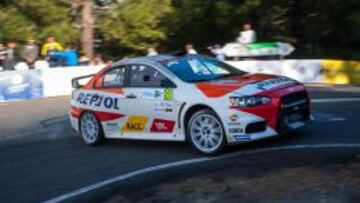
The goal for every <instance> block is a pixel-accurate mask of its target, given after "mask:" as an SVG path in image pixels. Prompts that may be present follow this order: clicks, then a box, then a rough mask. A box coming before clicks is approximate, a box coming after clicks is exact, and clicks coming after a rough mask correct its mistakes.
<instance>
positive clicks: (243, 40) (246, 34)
mask: <svg viewBox="0 0 360 203" xmlns="http://www.w3.org/2000/svg"><path fill="white" fill-rule="evenodd" d="M238 42H239V43H240V44H249V43H254V42H256V33H255V31H254V30H253V29H252V26H251V24H250V23H245V24H244V25H243V31H241V32H240V35H239V37H238Z"/></svg>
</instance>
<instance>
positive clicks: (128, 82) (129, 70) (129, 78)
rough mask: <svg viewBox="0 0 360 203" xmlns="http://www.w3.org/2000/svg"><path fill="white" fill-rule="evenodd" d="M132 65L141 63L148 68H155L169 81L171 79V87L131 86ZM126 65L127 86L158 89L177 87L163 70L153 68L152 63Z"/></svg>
mask: <svg viewBox="0 0 360 203" xmlns="http://www.w3.org/2000/svg"><path fill="white" fill-rule="evenodd" d="M132 65H143V66H148V67H150V68H154V69H155V70H157V71H158V72H160V73H161V74H162V75H163V76H164V77H166V78H167V79H168V80H169V81H171V83H172V84H173V85H174V86H173V87H155V86H132V85H131V66H132ZM127 67H128V71H127V72H128V75H127V77H128V78H127V80H126V81H127V83H126V84H127V86H126V87H128V88H160V89H167V88H171V89H175V88H177V85H176V84H175V83H174V82H173V81H172V80H171V79H170V78H169V77H168V76H167V75H166V74H164V73H163V72H161V71H160V70H159V69H157V68H155V67H154V66H152V65H149V64H145V63H131V64H127Z"/></svg>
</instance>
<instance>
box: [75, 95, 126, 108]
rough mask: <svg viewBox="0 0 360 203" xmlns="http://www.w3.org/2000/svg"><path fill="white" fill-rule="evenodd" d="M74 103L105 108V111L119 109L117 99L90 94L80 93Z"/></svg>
mask: <svg viewBox="0 0 360 203" xmlns="http://www.w3.org/2000/svg"><path fill="white" fill-rule="evenodd" d="M76 102H78V103H79V104H83V105H87V106H96V107H105V108H107V109H120V108H119V99H118V98H116V97H111V96H104V95H98V94H92V93H80V94H79V95H78V96H77V98H76Z"/></svg>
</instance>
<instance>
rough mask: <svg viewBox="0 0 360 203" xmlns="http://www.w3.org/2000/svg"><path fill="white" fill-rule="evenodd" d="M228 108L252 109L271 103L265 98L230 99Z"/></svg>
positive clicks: (268, 98)
mask: <svg viewBox="0 0 360 203" xmlns="http://www.w3.org/2000/svg"><path fill="white" fill-rule="evenodd" d="M229 99H230V107H240V108H242V107H253V106H258V105H263V104H269V103H270V102H271V98H270V97H265V96H242V97H230V98H229Z"/></svg>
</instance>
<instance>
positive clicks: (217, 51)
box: [207, 44, 225, 61]
mask: <svg viewBox="0 0 360 203" xmlns="http://www.w3.org/2000/svg"><path fill="white" fill-rule="evenodd" d="M207 48H208V49H209V51H210V52H211V53H212V54H213V55H214V56H215V58H217V59H218V60H221V61H224V60H225V53H224V51H223V50H222V49H221V46H220V45H219V44H216V45H214V46H209V47H207Z"/></svg>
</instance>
